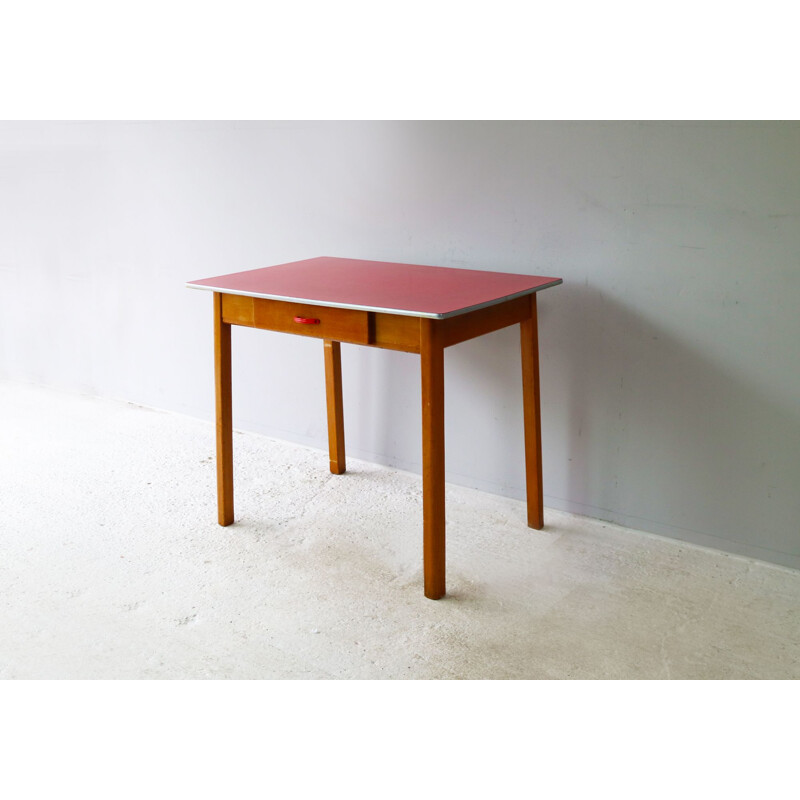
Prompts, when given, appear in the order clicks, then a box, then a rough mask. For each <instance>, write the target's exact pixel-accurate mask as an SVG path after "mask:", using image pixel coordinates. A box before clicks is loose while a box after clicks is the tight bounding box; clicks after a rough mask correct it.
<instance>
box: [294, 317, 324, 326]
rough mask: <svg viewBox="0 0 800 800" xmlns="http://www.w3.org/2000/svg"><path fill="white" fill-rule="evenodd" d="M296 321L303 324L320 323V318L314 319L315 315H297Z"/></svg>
mask: <svg viewBox="0 0 800 800" xmlns="http://www.w3.org/2000/svg"><path fill="white" fill-rule="evenodd" d="M294 321H295V322H299V323H300V324H301V325H319V320H318V319H314V317H295V318H294Z"/></svg>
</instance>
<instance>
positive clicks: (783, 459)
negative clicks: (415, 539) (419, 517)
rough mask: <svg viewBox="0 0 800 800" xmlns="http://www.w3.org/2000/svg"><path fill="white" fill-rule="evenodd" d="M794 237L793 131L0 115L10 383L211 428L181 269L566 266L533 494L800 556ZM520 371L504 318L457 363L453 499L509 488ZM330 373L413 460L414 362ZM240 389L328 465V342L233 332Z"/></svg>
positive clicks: (780, 557)
mask: <svg viewBox="0 0 800 800" xmlns="http://www.w3.org/2000/svg"><path fill="white" fill-rule="evenodd" d="M799 221H800V125H799V124H798V123H794V122H792V123H726V122H712V123H692V122H689V123H644V124H641V123H629V122H623V123H601V122H590V123H549V122H532V123H513V122H512V123H500V122H498V123H457V122H455V123H404V122H376V123H371V122H367V123H340V122H332V123H314V122H311V123H309V122H299V123H256V124H252V123H174V124H173V123H169V124H167V123H105V124H102V123H0V225H2V229H0V277H1V278H2V283H0V287H1V288H0V376H2V377H6V378H12V379H21V380H29V381H35V382H40V383H45V384H50V385H53V386H59V387H66V388H70V389H78V390H81V391H84V392H89V393H92V394H98V395H103V396H109V397H116V398H123V399H126V400H130V401H133V402H136V403H141V404H145V405H152V406H156V407H160V408H165V409H172V410H175V411H179V412H184V413H189V414H193V415H197V416H200V417H203V418H206V419H210V418H211V415H212V410H213V382H212V353H211V345H212V339H211V333H212V332H211V296H210V294H207V293H202V292H198V291H195V290H189V289H185V288H184V282H185V281H186V280H189V279H194V278H201V277H206V276H210V275H216V274H220V273H223V272H228V271H234V270H240V269H247V268H255V267H260V266H266V265H269V264H273V263H280V262H284V261H291V260H296V259H301V258H307V257H312V256H318V255H333V256H352V257H356V258H370V259H379V260H395V261H407V262H418V263H427V264H436V265H443V266H457V267H471V268H487V269H499V270H505V271H510V272H531V273H538V274H545V275H557V276H561V277H563V278H564V285H563V286H559V287H557V288H554V289H549V290H547V291H545V292H544V293H542V294H541V295H540V297H539V302H540V338H541V348H542V366H541V372H542V388H543V397H542V406H543V408H542V411H543V429H544V430H543V438H544V466H545V477H544V481H545V483H544V489H545V502H546V504H548V505H550V506H553V507H556V508H561V509H566V510H571V511H578V512H580V513H585V514H588V515H591V516H596V517H600V518H603V519H609V520H613V521H616V522H620V523H622V524H626V525H631V526H633V527H637V528H640V529H644V530H649V531H653V532H656V533H660V534H665V535H668V536H674V537H677V538H679V539H685V540H688V541H693V542H696V543H699V544H704V545H710V546H713V547H719V548H721V549H724V550H728V551H731V552H736V553H742V554H745V555H751V556H755V557H758V558H763V559H765V560H768V561H774V562H777V563H781V564H786V565H790V566H794V567H800V355H799V354H798V349H799V346H800V311H799V309H800V224H798V223H799ZM518 358H519V344H518V338H517V331H516V330H515V329H510V330H505V331H499V332H497V333H494V334H492V335H490V336H487V337H483V338H481V339H478V340H475V341H473V342H468V343H465V344H462V345H459V346H457V347H455V348H452V349H451V350H448V351H447V354H446V371H447V376H446V377H447V443H448V451H447V468H448V479H449V480H452V481H455V482H458V483H464V484H468V485H471V486H476V487H480V488H484V489H487V490H489V491H493V492H499V493H502V494H506V495H510V496H514V497H522V496H523V481H522V478H523V452H522V442H521V435H522V412H521V398H520V394H521V390H520V377H519V364H518ZM343 365H344V371H345V373H344V379H345V414H346V420H345V421H346V427H347V438H348V449H349V452H350V453H351V454H352V455H354V456H358V457H362V458H366V459H370V460H375V461H379V462H383V463H388V464H393V465H397V466H400V467H402V468H406V469H410V470H418V469H419V464H420V441H419V438H420V437H419V377H418V364H417V359H416V357H415V356H411V355H406V354H400V353H389V352H383V351H374V350H370V349H367V348H357V347H353V346H344V347H343ZM234 393H235V394H234V396H235V409H234V414H235V425H236V426H237V427H240V428H245V429H249V430H254V431H261V432H264V433H268V434H272V435H276V436H279V437H282V438H287V439H292V440H295V441H299V442H303V443H307V444H312V445H314V446H317V447H320V448H324V447H325V446H326V444H325V443H326V440H325V412H324V383H323V360H322V346H321V343H319V342H316V341H312V340H307V339H301V338H299V337H290V336H282V335H279V334H271V333H264V332H258V331H249V330H242V329H237V330H235V332H234ZM212 448H213V439H212V437H211V436H209V453H211V452H212ZM4 455H5V456H7V455H8V454H4ZM326 465H327V461H326V459H324V458H322V457H321V460H320V468H321V469H324V468H325V467H326ZM265 469H269V465H268V464H265Z"/></svg>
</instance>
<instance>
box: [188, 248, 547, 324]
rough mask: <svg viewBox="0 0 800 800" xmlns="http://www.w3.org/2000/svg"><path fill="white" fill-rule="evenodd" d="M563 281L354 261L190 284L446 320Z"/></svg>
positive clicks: (309, 263) (313, 262)
mask: <svg viewBox="0 0 800 800" xmlns="http://www.w3.org/2000/svg"><path fill="white" fill-rule="evenodd" d="M561 282H562V281H561V278H546V277H542V276H541V275H517V274H514V273H510V272H484V271H482V270H474V269H455V268H451V267H426V266H422V265H420V264H395V263H391V262H386V261H363V260H360V259H353V258H331V257H324V258H309V259H306V260H304V261H293V262H290V263H288V264H278V265H276V266H274V267H263V268H262V269H252V270H248V271H246V272H233V273H231V274H229V275H220V276H218V277H216V278H204V279H202V280H197V281H190V282H189V283H187V286H190V287H192V288H196V289H209V290H211V291H217V292H223V293H225V294H241V295H247V296H248V297H264V298H268V299H270V300H289V301H294V302H302V303H309V304H310V305H318V306H334V307H338V308H356V309H360V310H362V311H383V312H387V313H390V314H405V315H409V316H415V317H430V318H434V319H443V318H445V317H452V316H455V315H456V314H462V313H464V312H466V311H472V310H474V309H476V308H481V307H483V306H490V305H494V304H496V303H500V302H503V301H504V300H511V299H512V298H514V297H520V296H522V295H526V294H532V293H533V292H536V291H539V289H546V288H547V287H549V286H557V285H558V284H559V283H561Z"/></svg>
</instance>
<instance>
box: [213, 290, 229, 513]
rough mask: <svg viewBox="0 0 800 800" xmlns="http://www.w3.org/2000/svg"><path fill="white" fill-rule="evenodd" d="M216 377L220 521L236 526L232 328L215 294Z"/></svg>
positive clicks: (217, 295)
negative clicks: (234, 516)
mask: <svg viewBox="0 0 800 800" xmlns="http://www.w3.org/2000/svg"><path fill="white" fill-rule="evenodd" d="M214 377H215V391H216V398H217V518H218V520H219V524H220V525H230V524H231V523H232V522H233V404H232V394H231V326H230V325H229V324H227V323H225V322H223V321H222V295H221V294H220V293H219V292H214Z"/></svg>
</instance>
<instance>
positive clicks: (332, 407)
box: [187, 257, 562, 600]
mask: <svg viewBox="0 0 800 800" xmlns="http://www.w3.org/2000/svg"><path fill="white" fill-rule="evenodd" d="M561 282H562V281H561V279H560V278H546V277H541V276H534V275H516V274H512V273H503V272H486V271H481V270H467V269H452V268H446V267H429V266H422V265H418V264H395V263H387V262H383V261H364V260H357V259H349V258H330V257H325V258H311V259H307V260H304V261H295V262H291V263H288V264H279V265H276V266H272V267H265V268H262V269H253V270H248V271H246V272H235V273H232V274H230V275H220V276H218V277H215V278H204V279H202V280H197V281H190V282H188V283H187V286H189V287H192V288H196V289H206V290H209V291H212V292H213V293H214V366H215V392H216V433H217V507H218V520H219V524H220V525H230V524H231V523H232V522H233V521H234V515H233V419H232V409H231V326H232V325H244V326H246V327H250V328H261V329H263V330H270V331H280V332H283V333H293V334H298V335H300V336H312V337H314V338H317V339H322V341H323V345H324V354H325V387H326V398H327V414H328V448H329V456H330V470H331V472H333V473H334V474H341V473H343V472H344V471H345V446H344V414H343V407H342V367H341V355H340V353H341V350H340V343H341V342H346V343H348V344H360V345H367V346H371V347H382V348H385V349H388V350H401V351H403V352H407V353H418V354H419V356H420V366H421V378H422V497H423V499H422V509H423V510H422V516H423V535H422V539H423V573H424V592H425V596H426V597H429V598H431V599H432V600H437V599H439V598H440V597H443V596H444V594H445V481H444V476H445V472H444V463H445V462H444V455H445V453H444V350H445V348H447V347H450V346H452V345H454V344H458V343H459V342H464V341H466V340H468V339H472V338H474V337H476V336H481V335H483V334H485V333H490V332H492V331H495V330H498V329H500V328H504V327H506V326H509V325H516V324H519V326H520V341H521V354H522V397H523V418H524V438H525V485H526V492H527V511H528V525H529V526H530V527H531V528H535V529H541V528H542V527H543V525H544V519H543V500H542V443H541V420H540V403H539V343H538V331H537V328H538V326H537V314H536V292H538V291H540V290H541V289H546V288H548V287H550V286H556V285H557V284H559V283H561Z"/></svg>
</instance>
